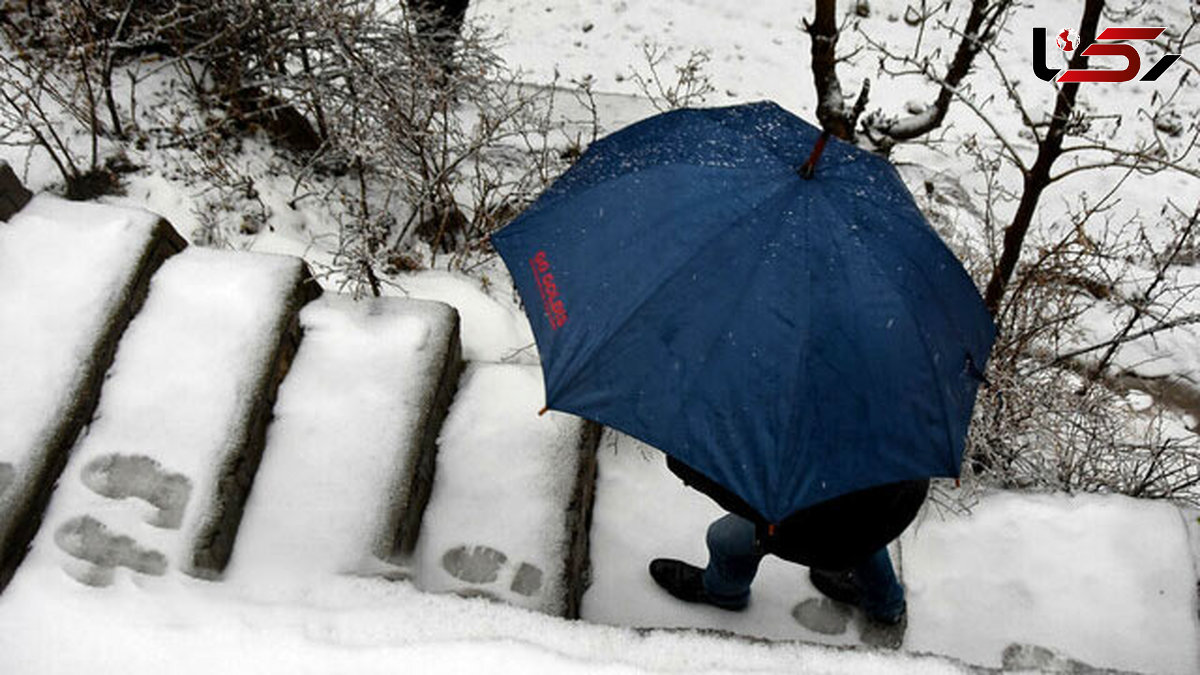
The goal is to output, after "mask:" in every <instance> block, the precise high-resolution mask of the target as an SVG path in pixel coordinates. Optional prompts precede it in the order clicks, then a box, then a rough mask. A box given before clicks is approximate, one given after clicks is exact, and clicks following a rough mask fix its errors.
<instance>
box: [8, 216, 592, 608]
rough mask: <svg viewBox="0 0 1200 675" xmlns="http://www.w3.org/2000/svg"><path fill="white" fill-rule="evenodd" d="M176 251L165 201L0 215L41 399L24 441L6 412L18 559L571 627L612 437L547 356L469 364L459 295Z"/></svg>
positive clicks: (93, 579)
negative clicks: (472, 600) (361, 585)
mask: <svg viewBox="0 0 1200 675" xmlns="http://www.w3.org/2000/svg"><path fill="white" fill-rule="evenodd" d="M183 246H184V244H183V242H182V240H181V239H180V238H179V237H178V235H175V233H174V231H173V230H171V229H170V226H169V225H167V224H166V223H164V222H162V221H160V220H159V219H158V218H157V217H154V216H151V215H150V214H147V213H144V212H139V211H133V210H129V209H122V208H117V207H111V206H100V205H94V204H75V203H68V202H64V201H61V200H57V199H54V198H52V197H44V196H43V197H37V198H35V199H34V201H33V202H32V203H31V204H30V205H28V206H26V207H25V208H23V209H22V210H20V211H19V212H18V213H17V214H16V215H14V216H13V218H12V222H11V223H7V224H5V223H0V256H2V257H0V260H5V261H7V260H12V261H14V262H13V263H10V264H8V265H4V266H0V268H3V269H0V274H4V275H7V276H5V277H4V279H3V280H4V281H5V283H4V284H3V285H2V288H3V292H6V293H8V297H4V296H0V311H7V312H8V313H9V314H10V315H11V317H10V316H6V317H5V318H6V320H5V321H3V322H0V345H4V346H8V347H10V349H7V350H4V351H5V353H4V355H3V356H0V358H4V359H7V361H4V362H3V364H4V365H5V366H6V367H7V370H4V371H2V372H10V373H14V374H15V376H14V377H13V378H11V380H10V383H9V386H7V387H6V388H4V389H3V392H4V395H5V396H6V397H7V399H6V401H8V402H9V403H10V407H9V408H8V409H17V410H25V409H28V408H29V406H30V405H31V404H30V403H29V399H31V398H36V399H37V404H38V408H37V409H38V410H42V409H44V410H45V411H47V412H45V413H43V414H42V415H41V417H42V418H44V419H42V420H41V421H40V422H39V426H37V427H36V428H33V429H32V430H26V427H29V426H30V425H29V424H28V423H25V422H23V420H24V419H25V418H26V417H29V416H22V417H21V418H18V417H17V416H14V415H10V414H9V413H8V412H7V409H5V408H0V411H4V412H0V427H2V426H3V425H7V427H5V428H4V431H5V432H7V433H4V434H0V435H2V436H3V437H4V439H5V443H6V445H0V450H3V452H4V453H6V454H0V497H5V496H9V497H11V496H14V495H15V496H17V497H20V503H21V504H22V505H23V507H22V508H21V509H17V508H11V507H9V506H7V503H6V506H5V508H4V510H3V512H2V513H0V516H2V517H3V518H2V519H0V525H4V526H6V527H7V528H8V529H7V530H6V531H5V532H9V534H7V535H6V538H5V539H3V540H0V542H2V543H3V549H2V552H3V554H4V559H5V560H11V561H12V562H11V563H10V571H11V570H12V569H15V568H16V566H17V564H18V563H19V561H20V559H21V558H22V556H23V554H24V552H25V548H26V545H27V544H31V551H30V552H29V554H28V555H29V562H30V564H33V565H36V566H40V567H52V568H55V569H60V570H62V571H63V572H65V573H66V574H67V575H69V576H70V577H73V578H74V579H75V580H76V581H78V582H81V583H83V584H86V585H90V586H108V585H112V584H114V583H117V582H118V579H120V580H130V581H133V582H135V583H145V582H146V581H148V580H150V579H152V578H155V577H162V576H164V575H171V574H175V573H177V572H178V573H183V574H185V575H187V576H191V577H198V578H202V579H213V580H221V579H232V578H237V579H238V580H240V581H252V582H253V583H251V584H248V586H249V587H258V588H263V589H272V590H273V592H279V591H281V590H284V591H290V592H294V593H297V594H303V593H305V592H306V591H307V590H309V589H311V588H312V587H313V586H314V585H318V584H320V583H322V582H323V581H327V580H328V579H329V575H361V576H377V577H384V578H390V579H412V581H413V582H414V583H415V584H416V585H417V587H418V588H421V589H423V590H428V591H431V592H452V593H458V594H463V595H485V596H488V597H492V598H496V599H500V600H503V601H506V602H508V603H510V604H516V605H519V606H523V607H527V608H531V609H536V610H539V611H541V612H544V613H549V614H554V615H559V616H568V617H577V616H578V615H579V607H580V598H581V597H582V594H583V591H584V589H585V586H586V583H587V574H588V525H589V518H590V508H591V496H592V488H593V484H594V476H595V467H596V464H595V447H596V443H597V439H598V437H599V429H598V427H597V426H596V425H594V424H590V423H585V422H583V421H582V420H579V419H577V418H573V417H570V416H567V415H561V414H558V413H551V414H548V415H544V416H539V415H538V414H537V411H538V410H539V409H540V408H541V406H542V394H541V383H540V373H539V372H538V370H537V369H536V368H535V367H530V366H521V365H513V364H492V363H474V364H471V365H470V366H468V367H467V369H466V375H465V376H463V371H464V364H463V362H462V350H461V346H460V337H459V317H458V314H457V312H456V311H455V310H454V309H453V308H451V307H450V306H448V305H445V304H442V303H435V302H423V301H416V300H409V299H402V298H377V299H366V300H360V301H355V300H352V299H350V298H348V297H345V296H338V295H336V294H326V295H324V296H322V297H319V299H318V296H321V292H320V289H319V288H318V287H317V285H316V283H315V282H314V281H313V279H312V277H311V275H310V274H309V272H308V270H307V268H306V267H305V265H304V263H303V262H302V261H300V260H299V259H298V258H292V257H287V256H274V255H262V254H251V253H240V252H230V251H214V250H208V249H197V248H191V249H187V250H183V251H182V252H181V253H179V254H178V255H175V256H174V257H173V258H171V259H170V260H168V261H167V262H166V263H165V264H162V260H163V259H164V258H165V257H166V256H167V255H169V254H171V253H175V252H176V251H179V250H180V249H181V248H182V247H183ZM75 249H78V253H77V254H73V253H71V251H74V250H75ZM64 250H66V251H67V253H65V254H64ZM72 256H73V257H72ZM63 259H67V260H69V261H70V262H71V263H72V268H71V270H70V271H67V270H65V269H63V268H61V267H58V268H54V267H53V266H52V265H50V263H49V262H48V261H49V260H57V261H60V262H61V261H62V260H63ZM160 264H161V269H158V270H157V272H155V270H156V268H157V267H158V266H159V265H160ZM49 269H55V270H56V271H55V273H53V274H46V273H45V272H46V270H49ZM39 274H43V275H45V276H47V277H48V278H50V279H51V280H52V281H53V282H54V283H52V284H49V285H45V284H41V283H37V281H36V280H37V279H38V277H39ZM152 274H153V279H152V280H151V275H152ZM59 286H61V287H62V288H59ZM147 293H148V295H147ZM18 296H19V297H18ZM143 298H145V307H144V308H142V307H141V301H142V299H143ZM139 308H140V309H141V311H140V312H139V311H138V310H139ZM17 312H20V313H17ZM43 314H45V315H49V318H45V317H43V316H42V315H43ZM59 315H62V316H63V317H66V318H62V319H61V320H60V319H59V318H56V317H59ZM135 315H136V316H135ZM131 319H132V321H131ZM42 324H47V325H49V326H50V328H53V329H54V330H55V331H56V334H55V335H52V336H49V337H47V336H45V335H41V334H38V333H37V332H36V331H30V330H29V328H30V327H31V326H32V327H33V328H40V327H41V325H42ZM126 326H128V330H125V328H126ZM100 328H102V329H103V330H100ZM42 332H43V333H44V332H46V330H43V331H42ZM59 334H61V335H59ZM118 340H119V348H118V347H117V345H118ZM42 343H46V344H48V345H50V346H51V347H54V349H48V348H46V347H43V346H41V345H42ZM114 351H115V352H116V354H115V359H114V358H113V352H114ZM89 359H90V360H89ZM27 362H33V363H34V365H36V366H38V367H40V368H41V369H42V371H47V372H50V371H54V372H50V374H49V375H43V374H42V372H41V371H31V370H30V367H29V366H28V365H27ZM81 364H82V365H81ZM22 368H23V369H24V370H22ZM56 369H57V370H56ZM59 371H61V372H59ZM106 371H107V374H105V372H106ZM51 376H53V377H51ZM72 377H73V378H74V379H72ZM460 377H461V378H462V388H461V390H459V391H457V396H456V390H458V388H459V380H460ZM60 380H61V381H62V382H61V383H58V382H59V381H60ZM47 381H49V382H50V383H54V384H55V386H44V384H43V383H46V382H47ZM101 385H103V386H102V387H101ZM77 390H81V391H82V392H83V393H81V394H75V393H74V392H76V391H77ZM277 397H278V398H277ZM76 399H79V400H81V401H82V404H75V403H74V401H75V400H76ZM64 400H66V401H68V405H65V406H64V405H63V404H62V401H64ZM97 401H98V404H97ZM17 404H23V405H25V406H26V408H25V409H22V408H13V407H12V406H15V405H17ZM80 405H82V407H80ZM51 413H53V414H51ZM448 415H449V419H447V416H448ZM18 423H21V426H19V428H18V430H20V431H22V432H23V433H24V435H18V434H16V433H15V432H12V431H11V429H10V427H14V426H18ZM43 428H47V429H49V430H50V431H44V430H43ZM81 430H82V432H81ZM43 437H47V438H53V439H54V443H56V444H57V445H55V446H54V447H53V448H51V449H47V448H45V447H43V446H46V445H48V444H47V443H45V442H41V445H37V444H35V443H34V442H33V440H38V441H39V442H40V439H42V438H43ZM30 439H33V440H30ZM17 441H20V442H21V443H20V447H19V448H18V447H16V446H17ZM513 449H515V450H513ZM17 450H20V452H19V453H18V452H17ZM31 454H32V455H35V456H34V457H32V458H29V457H26V455H31ZM68 456H69V462H68V461H67V460H68ZM64 463H65V468H64ZM27 467H32V468H27ZM60 474H61V476H60ZM52 492H53V498H52V499H50V496H51V493H52ZM431 494H432V498H431ZM29 495H34V496H35V497H36V499H32V498H30V496H29ZM17 501H18V500H16V499H15V498H14V499H10V502H13V503H16V502H17ZM47 502H49V503H48V506H47ZM427 504H429V508H428V509H427V508H426V505H427ZM43 510H44V513H43ZM43 518H44V523H42V524H41V527H40V529H39V527H38V525H39V523H41V521H42V520H43ZM35 533H36V536H35ZM231 559H232V564H231V565H228V569H227V564H228V563H229V562H230V561H231ZM66 583H72V582H66Z"/></svg>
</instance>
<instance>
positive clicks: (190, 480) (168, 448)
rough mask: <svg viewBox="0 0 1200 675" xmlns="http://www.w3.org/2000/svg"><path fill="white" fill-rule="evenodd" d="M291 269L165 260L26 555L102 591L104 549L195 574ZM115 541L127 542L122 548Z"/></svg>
mask: <svg viewBox="0 0 1200 675" xmlns="http://www.w3.org/2000/svg"><path fill="white" fill-rule="evenodd" d="M299 272H300V266H299V261H297V260H295V259H288V258H282V257H277V256H263V255H252V254H244V255H231V254H228V253H220V252H216V251H211V250H205V249H198V248H191V249H188V250H186V251H184V252H183V253H180V254H178V255H176V256H174V257H173V258H171V259H170V260H168V261H167V262H166V263H164V265H163V266H162V268H161V269H160V270H159V271H158V273H157V274H156V275H155V276H154V278H153V279H152V281H151V284H150V293H149V296H148V297H147V299H146V304H145V306H144V307H143V309H142V310H141V312H140V313H139V314H138V316H137V317H136V318H135V319H134V321H133V322H132V323H131V324H130V326H129V328H128V329H127V331H126V333H125V335H124V337H123V338H122V341H121V344H120V347H119V348H118V350H117V355H116V358H115V360H114V363H113V366H112V368H111V369H110V370H109V373H108V375H107V379H106V381H105V385H104V388H103V389H102V391H101V398H100V404H99V407H98V408H97V411H96V415H95V417H94V418H93V420H92V423H91V424H90V425H89V427H88V429H87V431H86V433H85V434H83V435H82V436H81V438H80V440H79V441H78V443H77V445H76V447H75V449H74V450H73V452H72V456H71V459H70V461H69V463H68V465H67V467H66V469H65V470H64V473H63V480H62V483H61V484H60V485H59V488H58V490H56V492H55V496H54V498H53V499H52V500H51V504H50V506H49V508H48V511H47V515H46V519H45V522H44V523H43V525H42V528H41V531H40V534H39V542H40V544H41V545H40V546H38V547H36V548H35V553H33V554H31V556H30V558H32V559H37V558H40V557H41V556H49V557H51V558H54V559H57V560H59V561H61V564H63V565H66V566H67V568H68V569H69V570H71V572H72V573H73V574H75V575H76V576H78V577H79V578H80V579H86V580H87V583H96V584H100V585H104V584H107V583H111V578H109V576H110V575H111V574H112V573H113V571H114V570H113V569H112V567H113V565H112V562H111V560H107V559H108V558H109V557H110V556H112V555H116V554H115V553H114V550H121V549H123V550H125V551H126V552H125V553H123V554H121V555H118V558H119V559H120V561H119V562H117V563H116V564H117V566H126V567H134V566H138V567H139V568H141V565H142V564H143V563H144V564H145V565H146V566H148V567H149V568H150V569H154V570H155V571H157V573H159V574H161V573H162V572H163V571H164V570H163V569H162V568H163V567H164V564H163V559H164V557H165V560H166V564H168V565H172V566H178V567H180V568H182V569H184V570H187V571H189V572H194V571H195V570H192V569H191V565H192V560H191V553H192V551H193V548H194V547H195V546H196V545H197V541H196V540H197V538H198V537H201V536H203V534H204V532H205V530H206V529H207V528H209V527H210V525H211V523H210V519H211V518H213V517H216V508H217V503H218V501H219V500H220V499H223V498H224V495H223V494H220V493H219V487H218V483H217V481H218V479H219V477H220V475H221V472H222V471H223V470H224V467H225V466H226V465H228V464H229V463H230V462H231V461H232V460H233V458H232V457H230V456H229V453H230V452H231V451H232V449H233V448H234V447H236V443H237V440H238V434H240V433H242V431H241V429H242V427H243V425H244V424H246V420H245V418H246V415H247V411H248V409H249V407H250V406H251V400H250V399H249V397H250V396H251V395H252V394H253V393H254V392H255V391H256V388H255V387H256V384H257V382H258V381H259V379H260V377H261V374H262V373H263V372H264V370H265V369H266V368H268V367H270V366H271V364H270V362H269V359H270V357H271V355H272V354H273V352H274V349H275V347H276V345H277V343H278V340H279V335H280V327H279V324H280V322H281V320H282V315H283V310H284V307H285V302H286V300H287V298H288V297H289V295H290V294H291V293H292V291H293V289H294V286H295V284H296V283H297V282H298V281H299ZM131 496H133V497H139V499H138V500H136V501H135V502H130V501H129V500H128V499H126V498H127V497H131ZM81 519H90V520H81ZM96 521H98V522H99V523H100V526H99V527H98V528H97V526H96V525H95V522H96ZM97 530H99V531H98V532H97ZM89 533H90V534H89ZM119 537H132V539H133V542H132V543H129V544H128V546H122V545H120V544H119V541H118V540H116V539H114V538H119ZM51 542H53V545H52V543H51ZM56 547H57V548H61V549H62V550H61V551H56ZM56 552H57V553H60V554H64V553H65V554H66V556H67V557H64V558H57V557H56V556H55V555H54V554H55V553H56ZM100 560H106V562H104V563H102V564H99V565H98V566H97V565H93V563H97V562H98V561H100ZM139 560H140V561H141V562H138V561H139ZM34 564H35V565H36V564H54V563H52V562H50V560H47V561H46V562H42V563H36V562H35V563H34ZM96 575H99V576H96Z"/></svg>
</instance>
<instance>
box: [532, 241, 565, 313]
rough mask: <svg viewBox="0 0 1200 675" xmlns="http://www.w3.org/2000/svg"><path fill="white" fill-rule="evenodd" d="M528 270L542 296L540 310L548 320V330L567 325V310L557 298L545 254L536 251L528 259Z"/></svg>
mask: <svg viewBox="0 0 1200 675" xmlns="http://www.w3.org/2000/svg"><path fill="white" fill-rule="evenodd" d="M529 268H530V269H531V270H533V280H534V281H535V282H537V287H538V291H539V292H540V293H541V294H542V308H543V309H544V310H545V312H546V318H547V319H549V320H550V329H551V330H558V329H559V328H562V327H563V325H564V324H566V323H567V308H566V307H565V306H563V301H562V300H561V299H560V298H559V297H558V286H557V285H556V284H555V283H554V275H553V274H551V273H550V261H548V260H546V252H545V251H538V252H537V255H535V256H533V257H532V258H530V259H529Z"/></svg>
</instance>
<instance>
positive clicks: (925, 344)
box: [846, 195, 961, 464]
mask: <svg viewBox="0 0 1200 675" xmlns="http://www.w3.org/2000/svg"><path fill="white" fill-rule="evenodd" d="M846 196H847V197H850V198H851V199H852V200H854V201H855V202H856V203H857V202H859V201H861V200H860V199H859V197H858V196H857V195H846ZM850 235H851V236H852V237H854V238H855V239H857V240H858V242H859V243H860V244H861V245H862V247H863V249H864V250H865V251H866V252H867V256H868V257H869V258H870V259H871V262H872V263H874V265H875V267H876V269H878V270H879V273H880V274H881V275H883V277H884V278H890V277H889V275H888V274H887V273H886V272H885V271H884V269H883V265H882V264H881V263H880V262H879V258H878V257H876V254H875V250H874V249H872V248H871V246H870V245H868V244H867V242H866V241H865V240H864V239H863V238H862V236H861V235H860V234H859V233H858V232H857V231H856V230H850ZM909 262H910V264H913V261H911V260H910V261H909ZM915 269H920V267H919V266H917V267H916V268H915ZM896 295H897V296H899V297H900V300H901V302H902V303H903V305H904V309H905V311H907V312H908V318H909V320H910V321H912V323H913V326H915V327H916V328H917V337H918V338H920V340H921V348H922V349H924V350H925V355H926V357H928V359H929V360H930V361H932V360H933V350H932V349H931V348H930V346H929V340H928V339H927V338H926V336H925V332H924V331H923V330H921V322H920V321H918V320H917V314H916V312H915V311H914V310H913V306H912V300H911V299H910V298H909V297H908V296H907V295H905V294H903V293H899V292H898V293H897V294H896ZM960 341H961V336H960ZM934 388H935V389H936V390H937V394H938V404H939V406H938V409H939V410H940V411H941V413H942V418H943V420H944V421H945V422H947V423H948V422H949V421H950V419H951V418H952V416H951V415H950V412H949V409H948V408H947V406H946V394H945V392H944V391H942V387H941V385H940V383H939V385H938V386H936V387H934ZM942 431H943V433H944V434H945V436H946V447H947V449H948V450H949V451H950V463H951V464H953V463H954V461H953V460H954V438H953V437H952V436H951V435H950V429H949V428H948V426H947V425H946V424H943V425H942Z"/></svg>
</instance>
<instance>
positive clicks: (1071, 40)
mask: <svg viewBox="0 0 1200 675" xmlns="http://www.w3.org/2000/svg"><path fill="white" fill-rule="evenodd" d="M1056 42H1057V43H1058V48H1059V49H1061V50H1063V51H1064V52H1069V51H1074V50H1075V43H1077V42H1079V34H1078V33H1077V32H1076V31H1075V30H1074V29H1072V28H1067V29H1066V30H1064V31H1063V32H1061V33H1059V34H1058V40H1056Z"/></svg>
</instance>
